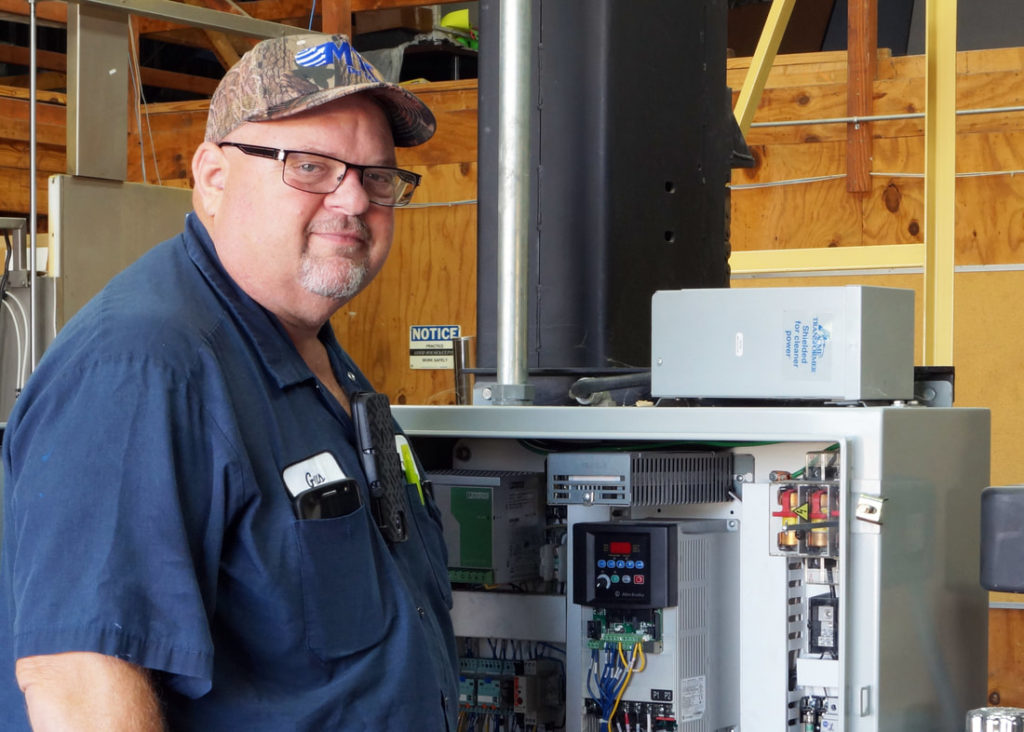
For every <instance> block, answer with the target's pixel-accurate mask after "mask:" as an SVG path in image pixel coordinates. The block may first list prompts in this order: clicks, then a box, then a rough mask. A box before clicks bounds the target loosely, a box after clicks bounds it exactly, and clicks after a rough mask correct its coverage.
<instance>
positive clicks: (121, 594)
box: [3, 356, 232, 697]
mask: <svg viewBox="0 0 1024 732" xmlns="http://www.w3.org/2000/svg"><path fill="white" fill-rule="evenodd" d="M42 376H44V375H43V374H37V377H42ZM32 386H37V387H38V388H34V389H33V388H29V389H27V390H26V392H25V393H24V394H23V395H22V397H21V398H20V399H21V400H23V401H24V402H25V403H23V404H19V405H18V408H17V409H16V411H15V414H14V416H12V422H11V424H10V425H9V429H8V432H7V435H6V439H5V444H4V446H3V447H4V465H5V469H6V471H7V482H6V486H7V488H6V493H7V496H6V498H5V501H6V513H7V514H8V515H7V517H6V526H7V529H6V534H9V535H5V537H4V544H5V554H6V556H5V557H4V571H5V572H9V573H10V576H9V577H8V578H6V579H5V580H4V582H5V584H6V585H7V587H8V593H9V597H10V598H12V599H13V608H12V610H13V613H12V616H13V641H14V650H15V656H16V657H18V658H20V657H24V656H32V655H40V654H52V653H60V652H66V651H93V652H98V653H103V654H106V655H111V656H116V657H119V658H122V659H124V660H127V661H130V662H132V663H135V664H138V665H140V666H143V667H146V668H149V669H154V670H157V671H161V672H166V674H167V676H166V679H167V683H168V684H169V685H170V686H171V687H172V688H174V689H175V690H176V691H178V692H180V693H183V694H186V695H188V696H191V697H198V696H201V695H202V694H204V693H206V692H207V691H209V689H210V686H211V675H212V667H213V644H212V641H211V633H210V628H209V617H210V616H211V613H212V608H213V607H214V602H215V597H216V591H217V570H218V565H219V557H220V553H221V544H222V541H223V536H224V528H225V526H226V525H227V522H228V521H230V514H231V509H230V506H231V500H232V497H231V496H230V495H229V494H228V490H227V486H228V485H229V484H230V472H231V470H232V468H231V467H230V461H229V460H228V459H226V457H225V455H226V454H227V451H226V450H225V449H224V445H225V441H224V440H222V439H220V438H219V433H218V431H217V429H216V428H215V427H214V426H212V425H211V424H209V419H208V417H207V415H206V414H205V412H204V409H203V406H202V399H201V398H200V396H199V395H198V394H197V393H196V392H195V390H194V388H193V387H191V386H190V379H189V378H187V377H186V376H184V375H182V374H175V373H174V372H173V371H172V370H171V369H169V368H167V367H166V366H164V365H163V364H161V363H156V362H154V361H153V360H152V359H150V358H149V357H133V356H123V357H120V358H118V359H113V360H107V361H104V362H94V363H91V364H88V365H86V366H83V367H81V368H78V369H67V368H65V369H62V370H60V371H58V372H57V373H56V374H54V375H47V378H45V379H44V381H43V383H42V384H41V385H40V384H39V383H38V381H37V384H35V385H33V384H30V387H32Z"/></svg>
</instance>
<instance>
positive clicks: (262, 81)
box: [206, 33, 437, 147]
mask: <svg viewBox="0 0 1024 732" xmlns="http://www.w3.org/2000/svg"><path fill="white" fill-rule="evenodd" d="M359 93H365V94H369V95H372V96H373V97H374V98H376V99H377V100H378V101H379V102H380V104H381V106H382V107H383V108H384V111H385V112H386V113H387V115H388V119H389V120H390V122H391V132H392V134H393V135H394V138H395V145H398V146H400V147H412V146H413V145H419V144H421V143H424V142H426V141H427V140H429V139H430V137H431V136H432V135H433V134H434V130H435V129H436V127H437V122H436V121H435V120H434V115H433V113H432V112H431V111H430V109H429V108H428V107H427V105H426V104H424V103H423V102H422V101H420V99H419V98H417V97H416V96H415V95H414V94H412V93H410V92H408V91H406V90H405V89H403V88H402V87H400V86H398V85H397V84H392V83H390V82H387V81H384V80H383V79H382V78H381V76H380V73H379V72H378V71H377V69H375V68H374V67H373V66H372V65H371V64H370V62H369V61H367V60H366V59H364V58H363V57H362V56H360V55H359V52H358V51H356V49H354V48H353V47H352V44H351V43H349V40H348V38H346V37H345V36H341V35H337V36H327V35H323V34H320V33H312V34H308V35H289V36H283V37H281V38H271V39H269V40H266V41H262V42H260V43H258V44H257V45H255V46H254V47H253V48H252V50H250V51H249V52H248V53H246V54H245V55H244V56H242V58H241V60H239V62H238V63H236V64H235V65H234V66H232V67H231V68H230V69H229V70H228V72H227V73H226V74H225V75H224V78H223V79H221V82H220V84H219V85H218V86H217V89H216V91H214V93H213V98H212V99H211V100H210V114H209V117H208V118H207V120H206V140H207V141H209V142H220V141H221V140H223V139H224V138H225V137H226V136H227V135H228V133H230V132H231V131H232V130H234V129H235V128H236V127H238V126H239V125H241V124H243V123H244V122H265V121H267V120H272V119H280V118H282V117H290V116H291V115H293V114H298V113H299V112H304V111H306V110H308V109H313V108H314V107H318V106H320V105H321V104H326V103H327V102H331V101H334V100H335V99H340V98H341V97H345V96H348V95H349V94H359Z"/></svg>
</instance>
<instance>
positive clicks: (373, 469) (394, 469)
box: [349, 391, 409, 543]
mask: <svg viewBox="0 0 1024 732" xmlns="http://www.w3.org/2000/svg"><path fill="white" fill-rule="evenodd" d="M349 401H350V402H351V404H352V420H353V421H354V422H355V426H356V438H357V440H358V443H359V453H360V455H361V457H362V462H363V470H364V471H366V477H367V479H368V480H369V483H370V509H371V511H372V513H373V518H374V521H376V523H377V527H378V528H379V529H380V532H381V534H382V535H383V536H384V538H385V539H387V540H388V541H390V542H393V543H397V542H402V541H405V540H406V539H408V538H409V530H408V522H407V518H406V517H407V516H408V514H409V502H408V499H407V494H406V490H405V485H406V482H405V471H404V470H403V469H402V461H401V460H400V459H399V457H398V451H397V450H396V449H395V424H394V421H393V420H392V417H391V403H390V402H389V401H388V398H387V396H386V395H384V394H378V393H376V392H366V391H361V392H357V393H356V394H352V395H351V396H350V397H349Z"/></svg>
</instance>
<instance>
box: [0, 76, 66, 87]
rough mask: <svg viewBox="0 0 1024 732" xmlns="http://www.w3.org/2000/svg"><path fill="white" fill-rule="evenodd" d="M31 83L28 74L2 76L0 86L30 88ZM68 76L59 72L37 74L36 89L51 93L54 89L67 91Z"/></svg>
mask: <svg viewBox="0 0 1024 732" xmlns="http://www.w3.org/2000/svg"><path fill="white" fill-rule="evenodd" d="M30 82H31V79H30V78H29V75H28V74H22V75H21V76H0V86H24V87H28V86H29V84H30ZM67 85H68V76H67V74H64V73H62V72H59V71H44V72H42V73H38V74H36V89H40V90H42V91H51V90H53V89H66V88H67Z"/></svg>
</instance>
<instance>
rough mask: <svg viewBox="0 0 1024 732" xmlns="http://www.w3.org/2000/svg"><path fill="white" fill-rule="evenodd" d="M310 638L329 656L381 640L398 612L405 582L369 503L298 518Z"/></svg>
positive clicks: (313, 645)
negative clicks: (341, 513)
mask: <svg viewBox="0 0 1024 732" xmlns="http://www.w3.org/2000/svg"><path fill="white" fill-rule="evenodd" d="M293 529H294V531H295V536H296V539H297V541H298V546H299V553H300V559H301V570H300V571H301V577H302V602H303V613H304V616H305V617H304V619H305V623H306V641H307V643H308V644H309V648H310V650H311V651H312V652H313V653H315V654H316V655H317V656H319V657H320V658H321V659H323V660H331V659H337V658H340V657H344V656H348V655H351V654H353V653H358V652H359V651H363V650H365V649H367V648H370V647H372V646H375V645H377V644H378V643H379V642H380V641H381V640H382V639H383V638H384V636H385V635H387V634H388V632H389V631H390V630H391V626H392V624H393V623H394V621H395V617H396V614H397V601H396V598H395V595H394V588H395V587H398V586H400V584H399V583H400V580H399V579H398V577H397V576H394V575H395V569H394V566H393V564H392V563H391V561H389V558H388V557H387V556H386V550H385V549H383V547H382V542H380V541H379V540H378V539H377V537H376V536H374V535H373V534H372V533H371V532H375V531H376V529H375V528H374V527H373V525H372V523H371V521H370V518H369V516H368V515H367V513H366V507H365V506H361V507H360V508H359V509H357V510H356V511H354V512H352V513H350V514H348V515H347V516H340V517H338V518H330V519H312V520H296V521H294V522H293Z"/></svg>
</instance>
